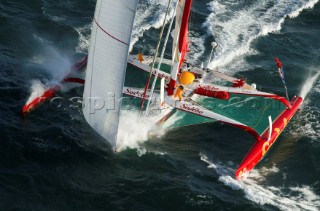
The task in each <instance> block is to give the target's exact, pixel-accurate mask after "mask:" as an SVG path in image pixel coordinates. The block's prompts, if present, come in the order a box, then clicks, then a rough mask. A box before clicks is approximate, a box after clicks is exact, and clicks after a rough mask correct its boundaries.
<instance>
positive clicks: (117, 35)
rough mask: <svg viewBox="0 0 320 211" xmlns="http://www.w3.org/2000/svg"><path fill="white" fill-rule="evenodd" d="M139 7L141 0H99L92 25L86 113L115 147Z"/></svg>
mask: <svg viewBox="0 0 320 211" xmlns="http://www.w3.org/2000/svg"><path fill="white" fill-rule="evenodd" d="M136 6H137V0H130V1H126V0H117V1H114V0H98V1H97V4H96V10H95V14H94V20H93V25H92V33H91V43H90V49H89V56H88V67H87V75H86V84H85V89H84V96H83V98H84V108H83V113H84V116H85V119H86V120H87V122H88V123H89V124H90V125H91V126H92V127H93V128H94V129H95V130H96V131H97V132H98V133H99V134H100V135H101V136H102V137H104V138H105V139H106V140H108V141H109V142H110V143H111V145H112V146H113V147H115V146H116V140H117V132H118V125H119V113H120V105H121V98H122V87H123V84H124V79H125V72H126V66H127V56H128V52H129V43H130V39H131V33H132V27H133V21H134V17H135V11H136Z"/></svg>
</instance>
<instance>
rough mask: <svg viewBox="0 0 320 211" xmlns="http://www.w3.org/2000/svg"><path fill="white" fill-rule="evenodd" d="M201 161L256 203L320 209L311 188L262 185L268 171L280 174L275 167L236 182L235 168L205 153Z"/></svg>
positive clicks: (319, 201) (295, 208)
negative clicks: (210, 157)
mask: <svg viewBox="0 0 320 211" xmlns="http://www.w3.org/2000/svg"><path fill="white" fill-rule="evenodd" d="M200 159H201V160H202V161H204V162H205V163H207V164H208V168H210V169H214V170H215V171H216V173H217V174H218V175H219V181H220V182H222V183H223V184H225V185H226V186H228V187H229V188H231V189H233V190H239V191H242V192H243V193H244V195H245V197H246V198H247V199H248V200H250V201H252V202H254V203H257V204H259V205H272V206H274V207H277V208H279V209H281V210H288V211H289V210H290V211H291V210H302V209H303V210H318V209H319V207H320V196H318V195H316V194H315V192H314V190H313V188H312V187H310V186H301V187H300V186H293V187H274V186H267V185H265V184H264V183H261V181H264V180H265V177H266V176H265V175H264V174H265V172H266V171H267V172H268V174H277V173H278V172H279V170H278V169H277V168H276V167H275V166H274V167H272V168H271V169H268V170H267V168H264V170H263V171H258V170H253V171H252V172H251V173H250V174H249V175H248V176H247V178H245V179H243V180H236V179H234V172H235V169H233V167H231V166H223V165H221V164H216V163H214V162H212V161H211V160H210V159H209V158H208V157H207V156H206V155H205V154H203V153H200ZM269 176H270V175H269ZM288 192H289V193H290V194H288Z"/></svg>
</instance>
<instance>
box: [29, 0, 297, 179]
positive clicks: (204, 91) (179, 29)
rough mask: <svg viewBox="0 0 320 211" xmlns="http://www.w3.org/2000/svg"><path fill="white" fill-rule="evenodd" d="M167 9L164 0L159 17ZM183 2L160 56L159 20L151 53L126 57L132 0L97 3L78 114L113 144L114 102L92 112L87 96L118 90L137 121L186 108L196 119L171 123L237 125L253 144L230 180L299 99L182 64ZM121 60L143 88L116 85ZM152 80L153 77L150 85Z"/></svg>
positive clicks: (161, 118) (186, 3)
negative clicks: (131, 102) (142, 76)
mask: <svg viewBox="0 0 320 211" xmlns="http://www.w3.org/2000/svg"><path fill="white" fill-rule="evenodd" d="M170 6H171V0H169V3H168V10H167V13H166V16H167V14H168V11H169V7H170ZM191 6H192V0H179V1H177V3H176V4H175V17H176V18H175V19H172V20H171V22H170V25H169V27H168V32H167V36H166V38H165V39H164V41H163V42H162V43H163V48H162V53H161V55H160V57H158V55H157V54H158V50H159V47H160V44H161V40H162V34H163V32H164V26H165V22H164V23H163V27H162V30H161V33H160V39H159V42H158V45H157V48H156V54H155V55H154V56H153V57H150V56H143V55H142V54H138V55H128V54H129V43H130V39H131V34H132V26H133V21H134V18H135V13H136V7H137V0H130V1H126V0H118V1H113V0H98V1H97V5H96V11H95V14H94V19H93V28H92V34H91V44H90V50H89V55H88V60H86V59H85V60H84V61H83V63H82V64H84V63H87V73H86V79H85V81H86V82H85V88H84V96H83V102H84V108H83V114H84V116H85V119H86V120H87V122H88V123H89V124H90V125H91V126H92V128H94V129H95V130H96V131H97V133H99V134H100V135H101V136H102V137H104V138H105V139H106V140H107V141H108V142H109V143H110V144H111V146H112V147H113V148H116V147H117V133H118V125H119V114H120V112H121V106H120V103H119V104H115V106H114V107H113V108H112V109H110V108H109V105H108V103H106V104H103V105H104V108H103V109H95V104H94V103H92V101H94V100H95V99H96V98H99V99H103V100H104V101H103V102H104V103H105V102H108V99H109V97H110V96H113V97H114V98H115V99H116V101H117V100H118V101H120V100H121V97H122V95H123V94H125V95H128V96H132V97H135V98H140V99H141V106H140V112H141V121H144V120H145V119H146V118H147V119H151V120H152V121H153V122H154V123H155V124H156V123H160V124H165V122H166V120H167V119H168V118H169V119H170V115H171V114H172V113H174V112H186V113H188V114H190V115H194V116H197V117H199V118H197V120H196V121H194V119H193V120H188V121H187V122H185V123H180V124H178V123H177V124H175V125H173V127H178V126H184V125H191V124H195V123H201V122H208V121H219V122H222V123H225V124H228V125H231V126H234V127H236V128H240V129H242V130H245V131H247V132H248V133H249V134H251V135H252V136H253V137H254V138H255V139H256V143H255V144H254V146H253V147H252V148H251V149H250V150H249V152H248V153H247V155H246V156H245V158H244V159H243V161H242V163H241V164H240V166H239V168H238V169H237V170H236V175H235V177H236V178H241V177H242V176H243V175H245V173H247V172H249V171H250V170H251V169H252V168H254V167H255V165H256V164H257V163H258V162H259V161H260V160H261V159H262V158H263V156H264V155H265V154H266V152H267V151H268V150H269V149H270V147H271V146H272V145H273V144H274V142H275V141H276V139H277V138H278V137H279V135H280V134H281V132H282V131H283V130H284V128H285V127H286V125H287V124H288V123H289V121H290V120H291V118H292V117H293V115H294V114H295V113H296V111H297V109H298V108H299V106H300V105H301V103H302V101H303V99H302V98H300V97H297V96H294V97H293V98H292V100H291V101H290V102H289V100H288V97H287V98H285V97H281V96H278V95H276V94H273V93H268V92H262V91H258V90H257V89H256V85H255V84H252V85H249V84H247V83H246V82H245V80H243V79H238V78H235V77H232V76H229V75H226V74H224V73H221V72H219V71H217V70H211V69H209V68H199V67H196V66H192V65H190V64H188V63H186V61H185V56H186V54H187V53H188V51H189V49H188V25H189V16H190V12H191ZM165 19H166V18H165ZM173 22H175V28H174V36H173V42H172V43H173V44H172V53H171V59H165V58H163V57H164V56H163V55H164V52H165V49H166V45H167V41H168V39H169V34H170V31H171V27H172V25H173ZM119 26H121V27H119ZM214 46H215V45H214ZM210 57H211V55H210ZM210 60H211V58H210V59H209V61H210ZM276 62H277V65H278V69H279V75H280V77H281V79H282V80H283V82H284V83H285V80H284V72H283V68H282V64H281V62H280V60H278V59H276ZM127 63H128V64H129V65H131V66H134V67H136V68H138V69H141V70H143V71H145V72H147V73H148V74H149V78H148V80H147V82H146V85H145V87H144V88H135V87H125V86H124V81H125V73H126V67H127ZM152 78H153V79H154V81H153V83H152V86H151V88H150V82H151V79H152ZM158 79H160V80H161V82H160V89H159V90H155V86H156V84H157V80H158ZM70 80H71V79H66V80H65V81H70ZM71 81H74V80H71ZM285 88H286V86H285ZM57 89H58V88H56V87H54V88H53V90H51V91H50V89H49V90H48V93H46V94H44V97H45V98H49V97H51V96H52V94H53V93H54V92H55V91H57ZM145 101H147V102H146V105H145V104H144V102H145ZM40 102H43V101H39V100H35V101H33V102H31V103H29V104H28V105H26V109H24V110H26V111H27V110H29V109H27V108H28V107H29V108H30V107H34V106H32V105H33V104H34V105H37V104H39V103H40ZM239 109H241V112H239Z"/></svg>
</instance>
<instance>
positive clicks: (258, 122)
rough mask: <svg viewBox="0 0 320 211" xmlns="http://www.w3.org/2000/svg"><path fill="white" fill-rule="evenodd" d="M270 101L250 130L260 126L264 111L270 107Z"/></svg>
mask: <svg viewBox="0 0 320 211" xmlns="http://www.w3.org/2000/svg"><path fill="white" fill-rule="evenodd" d="M271 104H272V101H271V102H270V103H269V105H268V106H267V107H265V109H264V110H263V112H262V114H261V116H260V119H259V120H258V121H257V123H256V125H254V126H253V127H252V128H253V129H255V128H256V127H258V125H259V124H260V122H261V121H262V117H263V115H264V114H265V113H266V110H267V109H268V108H269V107H270V106H271Z"/></svg>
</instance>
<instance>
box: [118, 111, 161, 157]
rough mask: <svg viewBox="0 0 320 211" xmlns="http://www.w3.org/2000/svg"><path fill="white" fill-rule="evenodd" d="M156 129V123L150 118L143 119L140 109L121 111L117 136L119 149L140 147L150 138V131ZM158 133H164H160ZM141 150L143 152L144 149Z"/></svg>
mask: <svg viewBox="0 0 320 211" xmlns="http://www.w3.org/2000/svg"><path fill="white" fill-rule="evenodd" d="M154 129H155V125H154V123H153V122H152V121H151V120H150V121H149V120H148V119H144V120H143V121H141V119H140V115H139V112H138V111H130V110H122V111H121V113H120V122H119V130H118V137H117V146H116V148H117V151H122V150H125V149H126V148H137V149H140V147H139V145H140V144H141V143H143V142H145V141H147V140H148V137H149V132H150V131H153V130H154ZM158 135H160V136H161V135H162V133H159V134H158ZM140 152H143V150H142V151H141V150H140Z"/></svg>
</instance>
